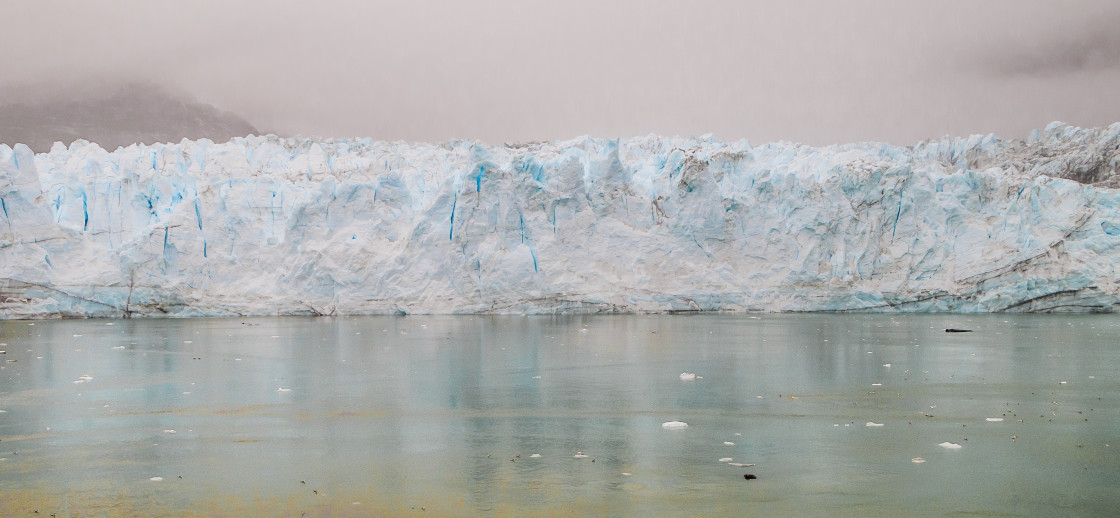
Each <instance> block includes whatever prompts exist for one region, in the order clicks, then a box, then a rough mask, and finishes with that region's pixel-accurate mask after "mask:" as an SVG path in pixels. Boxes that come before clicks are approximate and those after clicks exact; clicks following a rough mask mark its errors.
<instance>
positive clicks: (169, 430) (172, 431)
mask: <svg viewBox="0 0 1120 518" xmlns="http://www.w3.org/2000/svg"><path fill="white" fill-rule="evenodd" d="M163 433H175V430H172V429H170V428H168V429H166V430H164V431H163Z"/></svg>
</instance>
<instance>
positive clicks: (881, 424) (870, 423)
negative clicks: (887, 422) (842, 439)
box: [867, 421, 883, 428]
mask: <svg viewBox="0 0 1120 518" xmlns="http://www.w3.org/2000/svg"><path fill="white" fill-rule="evenodd" d="M867 426H870V427H872V428H878V427H880V426H883V423H872V422H871V421H868V422H867Z"/></svg>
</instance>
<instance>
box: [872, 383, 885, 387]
mask: <svg viewBox="0 0 1120 518" xmlns="http://www.w3.org/2000/svg"><path fill="white" fill-rule="evenodd" d="M871 386H872V387H882V386H883V384H882V383H872V384H871Z"/></svg>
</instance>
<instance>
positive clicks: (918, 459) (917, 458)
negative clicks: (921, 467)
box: [910, 457, 926, 464]
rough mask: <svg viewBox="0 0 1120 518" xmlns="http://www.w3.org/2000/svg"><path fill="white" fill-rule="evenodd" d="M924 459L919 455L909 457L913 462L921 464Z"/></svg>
mask: <svg viewBox="0 0 1120 518" xmlns="http://www.w3.org/2000/svg"><path fill="white" fill-rule="evenodd" d="M925 461H926V459H923V458H921V457H914V458H912V459H910V462H913V463H914V464H921V463H923V462H925Z"/></svg>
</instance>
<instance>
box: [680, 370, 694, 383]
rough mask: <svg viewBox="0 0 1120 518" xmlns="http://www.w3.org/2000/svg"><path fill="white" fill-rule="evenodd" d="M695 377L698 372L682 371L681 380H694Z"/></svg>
mask: <svg viewBox="0 0 1120 518" xmlns="http://www.w3.org/2000/svg"><path fill="white" fill-rule="evenodd" d="M694 379H696V373H694V372H682V373H681V381H692V380H694Z"/></svg>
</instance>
